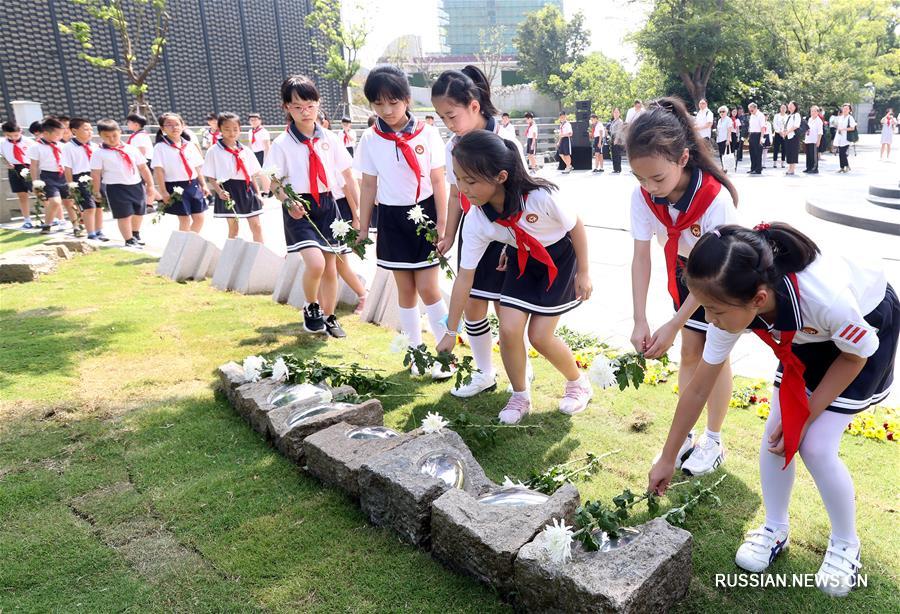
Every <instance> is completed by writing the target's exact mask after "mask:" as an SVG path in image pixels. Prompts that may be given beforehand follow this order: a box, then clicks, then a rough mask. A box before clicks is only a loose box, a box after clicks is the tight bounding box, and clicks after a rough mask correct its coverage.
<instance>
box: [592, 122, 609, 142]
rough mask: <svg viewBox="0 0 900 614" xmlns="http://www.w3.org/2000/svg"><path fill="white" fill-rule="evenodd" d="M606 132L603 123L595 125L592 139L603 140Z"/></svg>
mask: <svg viewBox="0 0 900 614" xmlns="http://www.w3.org/2000/svg"><path fill="white" fill-rule="evenodd" d="M604 132H606V128H604V127H603V122H601V121H598V122H597V123H596V124H594V129H593V130H592V131H591V138H594V139H597V138H599V139H602V138H603V133H604Z"/></svg>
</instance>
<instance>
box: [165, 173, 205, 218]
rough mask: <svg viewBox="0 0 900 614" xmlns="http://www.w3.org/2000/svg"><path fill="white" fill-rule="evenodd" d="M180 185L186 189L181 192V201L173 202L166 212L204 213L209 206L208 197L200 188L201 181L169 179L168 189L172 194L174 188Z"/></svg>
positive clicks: (175, 213)
mask: <svg viewBox="0 0 900 614" xmlns="http://www.w3.org/2000/svg"><path fill="white" fill-rule="evenodd" d="M175 187H179V188H181V189H183V190H184V192H183V193H182V194H181V201H180V202H177V203H172V204H171V205H169V206H168V207H166V208H165V211H164V212H165V213H168V214H169V215H196V214H198V213H203V212H204V211H206V210H207V209H208V208H209V205H208V204H207V203H206V197H204V196H203V191H202V190H201V189H200V181H199V180H197V179H191V180H190V181H167V182H166V191H167V192H168V193H169V194H171V193H172V189H173V188H175Z"/></svg>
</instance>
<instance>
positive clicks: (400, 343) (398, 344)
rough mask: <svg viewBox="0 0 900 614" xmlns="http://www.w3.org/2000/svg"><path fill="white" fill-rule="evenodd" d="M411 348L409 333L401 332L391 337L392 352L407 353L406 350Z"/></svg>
mask: <svg viewBox="0 0 900 614" xmlns="http://www.w3.org/2000/svg"><path fill="white" fill-rule="evenodd" d="M408 349H409V335H407V334H406V333H400V334H398V335H397V336H396V337H394V338H393V339H391V347H390V350H391V353H392V354H402V353H405V352H406V350H408Z"/></svg>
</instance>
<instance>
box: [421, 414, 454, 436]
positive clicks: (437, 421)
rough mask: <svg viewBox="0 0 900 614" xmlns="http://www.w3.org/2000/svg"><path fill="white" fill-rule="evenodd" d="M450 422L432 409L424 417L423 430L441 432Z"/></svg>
mask: <svg viewBox="0 0 900 614" xmlns="http://www.w3.org/2000/svg"><path fill="white" fill-rule="evenodd" d="M448 424H450V423H449V422H447V421H446V420H444V417H443V416H442V415H440V414H439V413H437V412H433V411H430V412H428V414H427V415H426V416H425V418H423V419H422V430H423V431H425V432H426V433H440V432H441V431H442V430H443V428H444V427H445V426H447V425H448Z"/></svg>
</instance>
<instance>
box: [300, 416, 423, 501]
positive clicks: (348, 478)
mask: <svg viewBox="0 0 900 614" xmlns="http://www.w3.org/2000/svg"><path fill="white" fill-rule="evenodd" d="M360 429H361V427H360V426H357V425H356V424H347V423H346V422H338V423H337V424H333V425H332V426H330V427H328V428H327V429H323V430H321V431H318V432H317V433H313V434H312V435H310V436H309V437H307V438H306V439H304V440H303V452H304V456H305V457H306V470H307V471H308V472H309V473H311V474H312V475H314V476H315V477H317V478H318V479H319V480H320V481H322V482H324V483H325V484H330V485H332V486H336V487H337V488H340V489H341V490H343V491H344V492H346V493H347V494H348V495H350V496H351V497H353V498H354V499H358V498H359V468H360V467H361V466H362V465H363V463H365V462H367V461H369V460H370V459H373V458H375V457H376V456H378V455H379V454H382V453H384V452H386V451H387V450H390V449H392V448H395V447H397V446H398V445H400V444H402V443H403V442H404V441H406V440H407V439H409V438H410V435H409V434H397V436H396V437H390V438H386V439H383V438H371V439H369V438H366V439H355V438H351V437H350V433H352V432H354V431H359V430H360ZM388 430H389V429H388Z"/></svg>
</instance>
